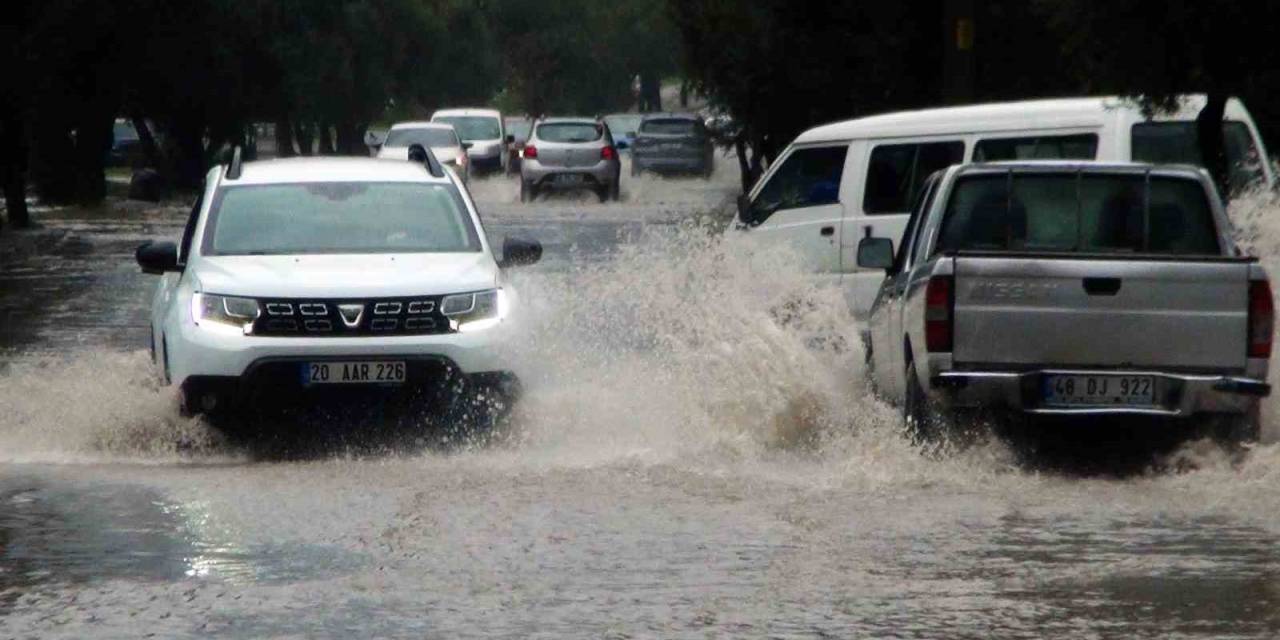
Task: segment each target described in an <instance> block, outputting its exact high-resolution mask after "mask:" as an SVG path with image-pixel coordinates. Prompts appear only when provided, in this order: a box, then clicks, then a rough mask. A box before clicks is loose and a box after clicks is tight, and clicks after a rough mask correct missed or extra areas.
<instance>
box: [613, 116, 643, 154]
mask: <svg viewBox="0 0 1280 640" xmlns="http://www.w3.org/2000/svg"><path fill="white" fill-rule="evenodd" d="M643 117H644V116H642V115H640V114H638V113H614V114H610V115H607V116H605V117H604V123H605V124H606V125H608V127H609V132H610V133H612V134H613V141H614V143H615V144H617V145H618V150H619V151H627V150H629V149H630V148H631V145H632V143H633V142H634V141H635V139H636V131H638V130H639V129H640V120H641V118H643Z"/></svg>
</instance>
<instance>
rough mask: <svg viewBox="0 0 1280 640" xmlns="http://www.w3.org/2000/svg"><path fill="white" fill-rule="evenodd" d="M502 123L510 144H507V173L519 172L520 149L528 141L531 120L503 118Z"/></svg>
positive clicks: (531, 125) (531, 127) (531, 124)
mask: <svg viewBox="0 0 1280 640" xmlns="http://www.w3.org/2000/svg"><path fill="white" fill-rule="evenodd" d="M503 124H504V125H505V126H506V129H507V136H508V138H509V139H510V144H509V145H507V175H513V174H516V173H520V150H521V149H523V148H524V145H525V143H526V142H528V141H529V132H530V131H531V130H532V129H533V120H532V119H530V118H525V117H518V118H510V117H509V118H505V119H504V120H503Z"/></svg>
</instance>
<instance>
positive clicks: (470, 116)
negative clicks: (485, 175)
mask: <svg viewBox="0 0 1280 640" xmlns="http://www.w3.org/2000/svg"><path fill="white" fill-rule="evenodd" d="M431 121H432V122H439V123H444V124H450V125H453V128H454V129H457V130H458V137H460V138H462V141H463V142H467V143H470V144H471V146H470V147H468V148H467V156H468V157H469V158H470V160H471V168H472V170H473V171H474V172H475V173H480V172H483V171H494V172H496V171H501V172H503V173H505V172H506V171H507V163H508V162H509V159H508V158H507V149H508V147H509V145H510V144H511V143H512V142H513V141H514V137H513V136H511V135H508V134H507V129H506V124H505V123H504V122H503V120H502V113H500V112H498V111H495V110H493V109H441V110H440V111H437V112H435V113H433V114H431Z"/></svg>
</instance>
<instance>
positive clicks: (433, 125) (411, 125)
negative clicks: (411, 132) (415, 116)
mask: <svg viewBox="0 0 1280 640" xmlns="http://www.w3.org/2000/svg"><path fill="white" fill-rule="evenodd" d="M399 129H448V130H450V131H452V130H453V125H451V124H448V123H446V122H427V121H425V120H415V121H412V122H397V123H395V124H393V125H391V131H397V130H399Z"/></svg>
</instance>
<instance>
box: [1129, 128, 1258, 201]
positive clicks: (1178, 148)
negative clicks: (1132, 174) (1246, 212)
mask: <svg viewBox="0 0 1280 640" xmlns="http://www.w3.org/2000/svg"><path fill="white" fill-rule="evenodd" d="M1131 135H1132V136H1133V137H1132V141H1133V159H1134V161H1135V162H1150V163H1153V164H1194V165H1197V166H1203V165H1204V158H1202V157H1201V156H1200V133H1199V132H1198V131H1197V129H1196V123H1195V122H1194V121H1177V122H1139V123H1138V124H1135V125H1133V130H1132V133H1131ZM1222 135H1223V142H1225V143H1226V147H1227V164H1228V165H1229V166H1230V167H1231V175H1230V177H1229V179H1228V182H1229V183H1230V187H1231V191H1232V193H1238V192H1239V191H1241V190H1243V189H1247V188H1249V187H1250V186H1252V185H1254V184H1256V183H1258V182H1261V181H1262V180H1263V175H1262V166H1261V164H1260V163H1259V162H1258V147H1257V146H1256V145H1255V144H1254V141H1253V135H1252V134H1251V133H1250V132H1249V127H1248V126H1246V125H1245V123H1243V122H1240V121H1238V120H1228V121H1225V122H1223V123H1222Z"/></svg>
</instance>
